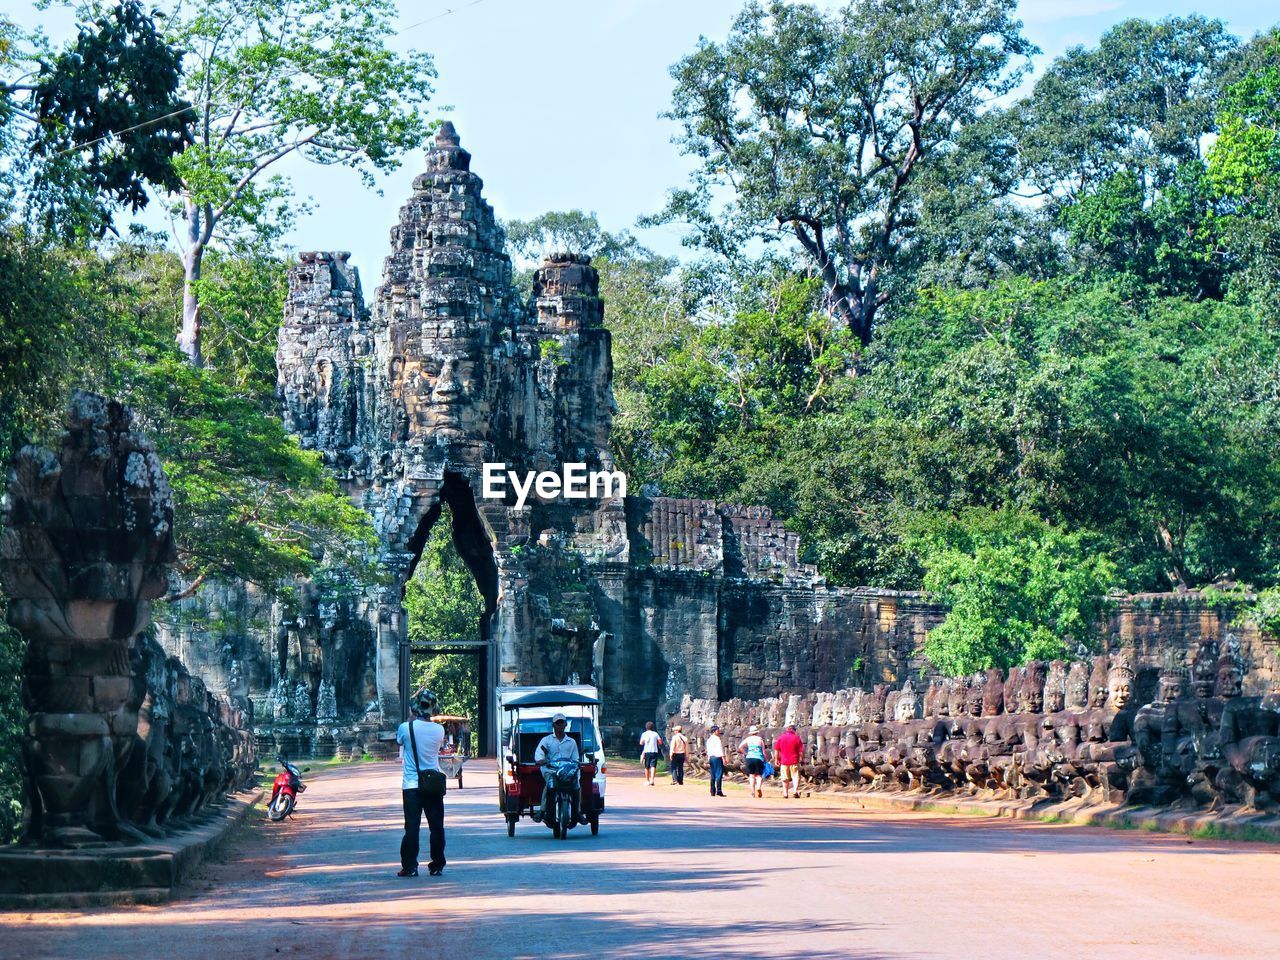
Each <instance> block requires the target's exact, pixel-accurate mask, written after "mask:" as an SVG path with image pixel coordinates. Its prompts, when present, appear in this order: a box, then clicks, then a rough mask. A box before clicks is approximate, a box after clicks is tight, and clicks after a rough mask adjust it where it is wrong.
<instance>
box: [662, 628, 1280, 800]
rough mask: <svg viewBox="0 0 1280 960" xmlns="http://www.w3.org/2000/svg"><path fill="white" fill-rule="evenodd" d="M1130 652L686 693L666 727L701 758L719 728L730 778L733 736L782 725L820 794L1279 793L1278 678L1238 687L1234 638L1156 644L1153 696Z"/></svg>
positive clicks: (1210, 796)
mask: <svg viewBox="0 0 1280 960" xmlns="http://www.w3.org/2000/svg"><path fill="white" fill-rule="evenodd" d="M1137 662H1138V661H1137V658H1136V653H1135V651H1134V650H1132V649H1125V650H1122V651H1119V652H1117V653H1113V654H1110V655H1105V654H1104V655H1101V656H1097V657H1094V658H1092V659H1090V660H1085V661H1076V662H1064V661H1053V662H1052V663H1042V662H1036V661H1033V662H1032V663H1029V664H1027V665H1026V666H1024V667H1016V668H1013V669H1011V670H1009V671H1007V672H1001V671H998V670H990V671H987V672H985V673H979V674H976V675H974V676H973V677H960V678H956V679H953V680H935V681H932V682H930V683H929V684H928V685H927V687H925V688H923V689H917V688H916V686H915V685H914V684H913V683H912V681H911V680H907V681H906V682H905V683H904V684H903V685H902V688H901V689H896V688H890V687H889V686H888V685H887V684H876V685H875V686H874V687H869V688H847V689H842V690H836V691H833V692H822V693H812V692H801V693H791V694H786V693H783V694H780V695H778V696H773V697H768V698H764V699H756V700H742V699H737V698H735V699H732V700H728V701H718V700H715V699H700V698H694V697H686V698H684V700H683V702H682V704H681V709H680V713H679V715H678V716H676V717H673V718H672V720H671V723H670V726H671V727H675V726H677V725H678V726H679V727H681V729H682V732H684V733H685V734H686V735H687V736H688V737H689V740H690V744H691V749H690V762H691V764H692V766H693V767H694V768H695V769H700V770H705V769H707V767H708V760H707V756H706V738H707V737H708V736H710V735H711V734H712V733H713V732H714V733H718V734H719V735H720V736H721V738H722V742H723V744H724V746H725V747H726V755H727V756H726V762H727V766H728V769H729V770H730V772H731V773H733V772H736V773H741V774H750V773H752V772H756V773H758V772H759V771H758V770H756V771H752V770H751V769H749V768H748V766H747V762H746V757H745V754H744V753H743V752H742V751H741V750H740V749H739V745H740V744H741V743H742V741H743V740H744V739H745V738H746V737H748V736H750V735H753V734H757V733H758V734H759V735H760V736H761V737H762V738H763V739H764V740H765V743H766V745H767V747H768V748H769V749H768V758H769V759H771V760H772V759H776V755H775V754H774V752H773V748H774V746H775V744H776V742H777V739H778V737H779V736H780V735H781V734H782V733H783V732H784V729H785V728H786V726H787V725H791V726H792V728H793V729H794V730H795V732H796V733H797V734H798V736H799V737H800V740H801V743H802V745H803V760H802V763H801V764H800V767H801V772H802V774H803V779H804V780H805V781H807V783H809V784H810V785H813V786H815V787H818V788H827V787H837V788H841V789H855V790H856V789H863V790H889V791H909V792H917V793H929V794H949V795H955V796H971V797H979V798H984V799H1001V798H1003V799H1009V798H1018V799H1025V800H1040V799H1044V800H1054V801H1062V800H1071V799H1078V800H1082V801H1086V802H1090V801H1105V802H1109V803H1121V802H1128V803H1131V804H1142V805H1148V804H1155V805H1168V804H1178V805H1180V806H1183V807H1186V808H1196V807H1212V808H1214V809H1222V808H1224V807H1226V808H1229V809H1235V808H1240V809H1243V810H1245V811H1254V810H1261V809H1267V808H1271V807H1274V806H1275V805H1276V804H1278V803H1280V688H1277V687H1276V686H1275V685H1268V686H1266V687H1265V688H1264V689H1262V690H1260V691H1259V692H1258V693H1257V694H1256V695H1253V696H1249V695H1244V692H1243V690H1242V679H1243V677H1244V673H1245V669H1246V666H1247V663H1246V662H1245V659H1244V653H1243V648H1242V646H1241V645H1240V644H1239V643H1238V641H1237V640H1236V639H1235V638H1234V637H1233V636H1231V635H1228V636H1227V637H1226V638H1224V639H1223V640H1222V642H1221V643H1220V642H1219V641H1218V639H1217V638H1212V637H1211V638H1207V639H1205V640H1203V641H1202V642H1201V643H1199V644H1197V645H1196V647H1195V648H1194V650H1193V651H1192V652H1190V653H1187V654H1184V653H1183V652H1181V651H1180V650H1179V649H1177V647H1176V646H1169V647H1168V648H1166V650H1165V652H1164V654H1163V656H1162V665H1161V667H1160V668H1158V669H1157V671H1156V673H1157V683H1156V686H1155V689H1154V690H1153V693H1152V695H1151V696H1150V697H1140V696H1137V688H1138V670H1137V667H1136V664H1137Z"/></svg>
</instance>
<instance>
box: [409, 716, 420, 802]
mask: <svg viewBox="0 0 1280 960" xmlns="http://www.w3.org/2000/svg"><path fill="white" fill-rule="evenodd" d="M413 719H414V718H413V717H410V718H409V746H410V747H411V748H412V749H413V772H414V773H415V774H417V776H418V789H419V790H421V789H422V771H421V770H419V769H418V741H417V738H415V737H414V735H413Z"/></svg>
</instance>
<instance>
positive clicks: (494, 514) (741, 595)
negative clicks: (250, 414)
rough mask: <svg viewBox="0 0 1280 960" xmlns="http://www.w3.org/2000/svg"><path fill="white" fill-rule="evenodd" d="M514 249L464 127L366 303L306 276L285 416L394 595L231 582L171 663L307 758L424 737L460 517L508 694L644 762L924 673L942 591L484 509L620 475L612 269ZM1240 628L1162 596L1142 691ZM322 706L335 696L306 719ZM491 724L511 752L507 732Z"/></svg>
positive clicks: (748, 519) (686, 510) (284, 349)
mask: <svg viewBox="0 0 1280 960" xmlns="http://www.w3.org/2000/svg"><path fill="white" fill-rule="evenodd" d="M504 243H505V240H504V237H503V234H502V230H501V227H500V226H499V224H498V222H497V220H496V218H495V216H494V212H493V210H492V209H491V208H490V206H489V204H488V203H487V202H486V201H485V199H484V197H483V195H482V183H481V180H480V178H479V177H478V176H477V175H476V174H475V172H473V170H472V163H471V156H470V154H469V153H468V152H467V151H466V150H465V149H463V147H462V145H461V143H460V140H459V137H458V133H457V131H456V130H455V129H454V128H453V126H452V125H451V124H448V123H446V124H442V125H441V128H440V130H439V133H438V135H437V137H436V138H435V141H434V142H433V143H432V144H431V145H430V149H429V150H428V151H427V158H426V168H425V171H424V172H423V173H422V174H421V175H420V176H418V177H417V178H416V179H415V180H414V185H413V194H412V196H411V197H409V198H408V200H407V202H406V203H405V204H404V206H403V207H402V208H401V211H400V215H399V220H398V222H397V223H396V224H395V226H394V227H393V229H392V232H391V244H390V253H389V255H388V257H387V258H386V261H385V263H384V269H383V274H382V282H381V284H380V285H379V286H378V288H377V289H376V290H375V291H374V292H373V295H372V297H371V298H370V299H369V302H368V304H367V305H366V301H365V292H364V290H363V288H362V285H361V281H360V276H359V273H358V272H357V270H356V269H355V266H354V265H353V264H352V263H351V262H350V258H349V257H348V255H347V254H345V253H343V252H340V251H339V252H307V253H303V254H302V255H301V257H300V260H299V262H298V263H297V264H295V265H294V267H293V268H292V269H291V270H290V273H289V293H288V298H287V300H286V304H285V312H284V323H283V326H282V329H281V331H280V337H279V343H278V349H277V366H278V385H279V389H280V395H281V400H282V413H283V417H284V420H285V422H286V424H287V425H288V427H289V429H290V430H292V431H293V432H295V433H297V434H298V435H299V437H300V439H301V442H302V443H303V444H304V445H305V446H307V447H308V448H310V449H314V450H316V451H318V452H320V453H321V454H322V455H323V457H324V459H325V462H326V463H327V464H328V465H329V467H330V469H332V470H333V472H334V473H335V475H336V476H337V477H338V479H339V481H340V483H341V484H342V485H343V487H344V489H345V490H346V491H347V492H348V494H349V495H350V496H351V497H352V499H353V500H354V501H356V502H357V503H359V504H360V505H361V506H363V507H365V508H366V509H367V510H368V511H369V512H370V514H371V516H372V517H373V519H374V523H375V525H376V527H377V531H378V538H379V543H380V551H381V555H382V556H381V559H382V561H383V566H384V567H385V569H387V570H388V571H389V572H390V577H389V580H388V582H387V583H386V584H384V585H381V586H379V587H373V588H367V589H365V588H359V589H352V590H347V591H342V590H336V589H330V586H331V585H325V584H320V583H312V584H305V585H303V586H302V588H301V589H300V590H299V593H300V595H301V597H302V602H301V604H300V609H298V610H296V611H295V610H289V611H285V610H283V609H281V608H280V607H279V606H278V605H277V606H272V605H271V604H270V603H269V602H268V601H265V600H263V599H262V598H261V597H258V596H255V594H254V591H253V588H252V587H249V586H247V585H243V584H224V585H212V587H209V588H206V591H205V592H204V593H203V596H202V597H201V598H197V599H194V600H191V601H188V602H187V603H186V604H185V605H184V609H183V616H181V617H180V618H175V621H176V622H175V623H173V624H162V625H160V630H161V638H162V641H163V642H164V643H165V645H166V648H167V649H168V650H169V651H170V652H171V653H173V652H177V651H179V650H182V651H184V652H188V651H194V654H193V655H194V656H196V657H199V658H200V662H199V663H198V664H193V667H195V668H198V672H199V673H201V675H203V676H205V677H206V678H208V680H209V682H210V683H211V684H212V685H214V686H215V688H217V689H223V688H226V687H228V686H229V685H230V683H229V673H230V663H231V662H232V661H233V660H235V661H236V662H238V663H239V664H240V671H241V672H240V676H241V677H242V679H243V686H244V689H245V691H246V693H247V695H248V696H249V697H250V699H251V700H253V702H254V704H255V707H256V708H257V711H258V713H259V715H260V716H262V717H263V718H264V719H269V720H270V721H271V722H272V723H273V724H275V725H277V726H278V727H280V728H282V729H287V731H288V732H287V734H282V735H287V736H288V737H290V738H298V739H301V740H305V739H306V738H307V737H309V736H310V737H314V736H316V735H317V734H316V731H315V730H314V727H312V729H311V730H310V732H308V730H307V729H306V728H307V727H308V726H311V725H312V724H314V722H316V721H323V725H324V726H325V728H326V729H332V728H333V727H334V726H337V725H342V726H344V727H345V728H346V729H347V730H348V732H358V734H359V735H360V736H364V737H367V738H369V739H374V740H376V733H377V728H378V727H379V726H383V727H385V726H387V725H390V724H393V723H395V722H396V721H398V720H399V719H400V709H401V704H400V702H399V690H398V677H399V659H400V655H401V643H402V641H404V640H405V639H406V637H407V632H406V618H405V614H404V610H403V607H402V604H401V591H402V587H403V585H404V582H405V580H406V579H407V577H408V576H409V574H410V571H411V570H412V569H413V566H414V564H415V563H416V560H417V557H418V553H419V551H420V549H421V545H422V543H423V541H424V540H425V537H426V535H427V532H428V531H429V529H430V527H431V525H432V524H433V523H435V522H436V518H437V517H438V516H440V511H441V504H442V503H443V504H447V505H448V507H449V509H450V512H451V513H452V515H453V522H454V532H455V538H454V539H455V542H456V543H457V544H458V546H459V549H460V551H461V552H462V554H463V556H464V559H465V560H466V562H467V564H468V566H469V567H470V568H471V570H472V572H473V573H474V574H475V577H476V580H477V584H478V585H479V587H480V592H481V594H482V595H483V596H484V598H485V604H486V606H485V612H484V615H483V617H482V622H481V623H480V624H479V625H478V629H477V631H476V633H477V636H476V639H477V640H479V641H481V647H480V657H481V660H482V673H483V676H482V683H483V685H484V686H485V687H486V689H489V688H492V687H495V686H497V685H498V684H499V683H538V682H555V683H559V682H563V681H564V680H565V678H567V677H569V676H571V675H573V674H578V675H579V676H592V677H593V678H594V679H595V682H596V683H597V685H599V686H602V687H603V688H604V689H605V690H607V694H606V696H605V717H604V732H605V734H606V736H609V737H616V738H618V739H620V740H623V741H625V742H630V740H631V739H632V731H633V729H634V728H636V727H638V726H639V725H642V724H643V722H644V721H645V720H648V719H654V718H655V715H656V717H657V718H658V719H663V718H665V717H666V716H667V715H670V714H674V713H675V712H676V711H677V710H678V705H679V702H680V699H681V697H682V696H683V695H684V694H686V693H688V694H690V695H692V696H694V697H696V698H710V697H717V698H718V699H722V700H730V699H732V698H734V697H740V698H750V699H760V698H763V697H766V696H769V695H771V694H774V693H776V692H777V691H779V690H792V691H798V692H804V693H810V692H814V691H819V690H828V691H829V690H834V689H838V688H840V687H845V686H848V685H849V684H851V683H853V682H854V680H855V677H857V678H875V679H876V680H887V681H892V683H893V685H894V686H898V685H899V684H900V683H901V682H902V680H903V679H905V678H906V677H907V676H913V675H914V674H915V671H916V669H917V668H918V667H919V663H918V662H917V661H916V660H915V657H916V647H917V642H918V639H919V637H920V636H921V635H922V634H923V633H924V632H925V631H927V630H928V629H929V628H931V627H932V626H934V625H935V624H936V623H937V622H939V620H940V619H941V617H942V615H943V611H942V610H941V608H940V607H939V606H938V605H937V604H936V603H933V602H932V601H931V600H930V599H929V598H928V597H925V596H923V595H920V594H908V593H896V592H892V591H881V590H872V589H867V588H838V587H830V586H828V585H826V584H825V583H823V581H822V580H821V578H820V577H819V576H818V575H817V572H816V570H815V569H814V568H813V567H811V566H809V565H806V564H804V563H802V562H801V561H800V550H799V541H798V539H797V537H796V535H795V534H794V533H791V532H790V531H788V530H787V529H786V528H785V526H784V525H783V524H782V523H781V522H779V521H778V520H777V519H775V518H774V517H773V516H772V515H771V514H770V513H769V511H768V510H766V509H764V508H762V507H752V506H742V505H736V504H723V503H717V502H714V501H709V500H695V499H676V498H666V497H645V496H637V495H636V491H634V490H633V491H629V494H628V496H626V497H625V498H624V497H622V496H621V494H620V493H617V492H615V493H614V494H610V495H608V496H601V497H597V498H593V499H590V500H587V501H567V500H554V499H551V498H538V497H532V498H530V500H529V502H528V503H526V504H525V505H524V507H522V508H518V507H516V505H515V503H514V502H513V498H511V497H508V498H506V499H505V500H496V499H485V498H484V496H483V489H482V472H481V471H482V468H483V464H484V463H485V462H504V463H506V464H507V465H508V467H509V468H511V469H515V470H518V471H525V470H541V469H556V468H558V467H559V466H560V465H561V464H563V463H570V462H576V463H584V464H586V465H587V467H588V469H591V470H598V469H604V470H608V469H611V468H612V466H613V460H612V455H611V453H610V447H609V432H610V429H611V426H612V418H613V401H612V394H611V377H612V360H611V355H610V350H611V346H610V336H609V331H608V329H607V326H606V325H605V323H604V310H605V304H604V303H603V302H602V301H601V299H600V297H599V280H598V277H597V276H596V272H595V270H594V269H593V267H592V265H591V263H590V262H589V260H588V259H587V258H585V257H582V256H578V255H575V254H572V253H556V254H554V255H552V256H550V257H548V258H546V260H544V262H543V263H542V264H541V265H540V267H539V269H538V270H537V271H536V274H535V276H534V278H533V281H534V282H533V288H532V291H531V294H532V295H531V296H526V295H524V294H522V293H520V292H518V291H517V290H516V289H515V288H514V286H513V284H512V281H511V275H512V271H511V264H510V261H509V259H508V258H507V256H506V253H505V252H504ZM214 602H216V603H219V604H221V605H222V606H223V607H224V609H225V610H226V611H228V612H234V613H236V614H237V615H238V618H239V619H240V620H242V621H245V622H256V621H267V625H265V626H261V627H258V626H255V627H253V628H252V629H240V628H236V629H234V630H230V629H229V630H226V631H224V632H221V633H219V632H218V630H216V629H214V628H212V627H209V626H208V624H209V622H210V621H213V620H216V621H217V622H220V623H226V622H229V621H230V620H234V619H236V618H228V617H217V618H212V617H206V616H203V615H202V613H203V609H204V608H203V607H202V604H207V603H214ZM1217 616H1219V615H1218V614H1217V613H1212V612H1209V611H1208V610H1207V609H1206V608H1204V607H1203V606H1201V607H1199V608H1197V607H1196V605H1195V603H1194V602H1193V601H1188V600H1187V599H1185V598H1177V597H1174V596H1172V595H1170V596H1165V597H1163V599H1158V600H1152V599H1151V598H1146V599H1144V600H1143V601H1142V602H1141V603H1127V602H1126V603H1121V604H1118V605H1117V612H1116V613H1115V614H1114V615H1113V617H1112V618H1111V619H1113V620H1114V621H1115V623H1114V629H1109V630H1108V632H1109V633H1112V634H1116V635H1121V634H1122V635H1126V636H1134V637H1137V638H1139V640H1140V649H1139V651H1138V653H1139V661H1141V662H1140V663H1138V662H1136V663H1135V668H1136V667H1139V666H1142V667H1150V666H1151V665H1152V662H1153V656H1154V655H1157V654H1158V649H1159V648H1160V646H1161V645H1162V644H1166V643H1172V644H1177V645H1180V646H1181V647H1182V648H1183V649H1186V648H1187V644H1186V642H1185V640H1186V638H1187V637H1188V636H1190V635H1191V632H1192V631H1194V632H1195V635H1196V636H1198V631H1199V630H1200V629H1202V624H1207V623H1210V622H1211V618H1212V617H1217ZM1170 624H1172V626H1167V625H1170ZM606 637H607V638H608V640H607V642H606V641H605V638H606ZM1246 641H1247V644H1246V645H1247V646H1248V647H1249V648H1250V649H1252V650H1255V651H1256V650H1258V649H1260V647H1261V646H1262V645H1263V643H1264V641H1263V640H1262V639H1261V638H1260V637H1259V636H1257V635H1256V632H1255V633H1252V634H1250V635H1249V636H1248V637H1247V638H1246ZM1252 662H1253V663H1254V664H1255V665H1254V667H1253V674H1252V675H1251V676H1250V677H1249V678H1247V681H1246V685H1247V686H1248V687H1249V688H1250V689H1251V690H1252V689H1258V688H1260V687H1261V685H1262V684H1264V683H1265V682H1266V680H1267V676H1266V672H1267V670H1268V669H1269V668H1265V669H1264V667H1263V666H1261V665H1262V664H1265V663H1268V662H1269V661H1267V660H1266V658H1265V657H1261V656H1257V655H1254V656H1253V657H1252ZM855 664H856V665H857V666H856V667H855V666H854V665H855ZM1105 672H1106V668H1104V669H1103V677H1102V679H1101V681H1100V685H1101V687H1102V688H1104V689H1103V691H1102V693H1100V694H1099V696H1100V697H1105V686H1106V682H1105ZM926 679H930V678H926ZM1004 679H1005V678H1004V677H1003V676H997V677H995V678H991V677H983V678H982V679H981V680H980V681H977V683H976V685H977V686H978V688H979V689H978V690H977V691H976V692H975V693H974V695H973V698H974V703H975V704H976V705H977V709H976V711H975V710H973V709H971V708H970V705H969V701H968V699H967V698H966V697H963V696H960V694H961V691H962V688H963V687H964V684H963V683H959V684H957V683H950V684H946V685H940V688H939V689H938V690H935V695H934V697H933V698H932V699H931V700H928V697H927V696H926V700H928V702H927V703H925V704H924V707H925V709H924V713H925V715H927V716H930V717H933V716H942V715H946V716H948V717H951V718H956V717H958V716H960V715H961V714H962V713H964V712H968V713H970V714H971V715H975V714H980V715H988V716H996V715H999V714H1001V713H1002V712H1003V711H1004V710H1005V706H1004V704H1005V702H1006V699H1007V700H1008V702H1009V703H1010V704H1012V705H1016V704H1017V702H1018V696H1019V693H1018V691H1017V690H1015V689H1014V687H1015V686H1018V685H1011V687H1010V689H1009V691H1008V692H1007V693H1006V691H1005V690H1004ZM324 682H327V683H329V684H331V685H332V687H333V700H334V703H335V704H336V719H337V720H338V721H339V723H338V724H335V723H333V722H332V720H333V718H330V717H329V716H327V714H328V713H329V704H328V703H327V701H326V704H325V706H324V709H323V710H322V709H321V704H320V702H319V700H320V692H321V684H322V683H324ZM299 684H304V685H305V686H306V689H307V690H308V691H310V692H311V695H312V698H309V702H308V703H307V704H306V705H305V709H303V705H302V704H301V702H300V701H297V700H295V692H296V691H297V689H298V685H299ZM974 685H975V684H974V683H973V682H970V684H969V686H970V687H971V688H972V687H973V686H974ZM1033 686H1034V684H1033ZM1031 692H1032V693H1035V691H1034V690H1033V691H1031ZM325 696H326V698H327V696H328V694H327V691H326V693H325ZM894 699H895V700H897V699H900V696H899V697H895V698H894ZM1087 702H1089V701H1088V699H1086V703H1087ZM879 705H880V706H883V701H882V700H880V701H879ZM1026 706H1028V707H1030V706H1033V704H1032V703H1031V702H1030V701H1028V702H1027V704H1026ZM1094 706H1096V707H1099V708H1100V707H1102V706H1103V703H1102V702H1101V701H1100V702H1098V703H1096V704H1094ZM488 707H489V704H487V703H484V704H482V712H484V710H485V709H487V708H488ZM957 708H959V709H957ZM831 709H832V715H833V719H834V713H835V709H836V708H835V707H832V708H831ZM857 709H858V710H859V711H861V709H862V703H861V702H859V706H858V708H857ZM1012 710H1013V708H1012V707H1011V708H1010V712H1012ZM478 720H479V721H480V724H479V726H480V730H479V732H480V733H481V743H482V744H483V745H485V746H486V747H487V746H489V745H490V744H491V743H492V740H491V739H490V738H489V737H488V736H487V735H486V729H487V728H486V724H487V720H486V718H485V717H483V716H482V717H480V718H478ZM264 736H265V737H267V739H271V738H273V737H274V733H267V734H264Z"/></svg>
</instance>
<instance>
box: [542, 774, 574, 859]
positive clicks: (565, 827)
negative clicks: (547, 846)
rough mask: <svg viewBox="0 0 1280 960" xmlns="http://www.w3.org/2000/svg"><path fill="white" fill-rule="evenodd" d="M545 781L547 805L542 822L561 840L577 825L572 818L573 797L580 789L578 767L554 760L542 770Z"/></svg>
mask: <svg viewBox="0 0 1280 960" xmlns="http://www.w3.org/2000/svg"><path fill="white" fill-rule="evenodd" d="M542 770H543V774H542V775H543V777H544V778H545V779H546V781H547V803H546V807H545V809H544V810H543V811H542V822H543V823H545V824H547V826H549V827H550V828H551V834H552V836H554V837H555V838H556V839H557V840H563V839H565V838H566V837H567V836H568V835H569V831H570V830H571V829H572V828H573V827H574V826H576V825H577V821H576V820H575V819H574V817H573V795H574V794H575V793H577V792H578V790H580V789H581V784H580V782H579V777H580V773H579V767H578V764H577V763H575V762H574V761H572V760H556V761H555V762H553V763H550V764H548V765H547V766H545V767H543V768H542Z"/></svg>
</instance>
